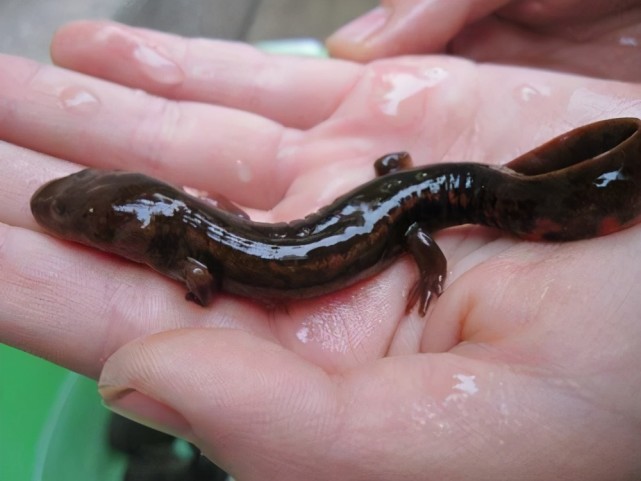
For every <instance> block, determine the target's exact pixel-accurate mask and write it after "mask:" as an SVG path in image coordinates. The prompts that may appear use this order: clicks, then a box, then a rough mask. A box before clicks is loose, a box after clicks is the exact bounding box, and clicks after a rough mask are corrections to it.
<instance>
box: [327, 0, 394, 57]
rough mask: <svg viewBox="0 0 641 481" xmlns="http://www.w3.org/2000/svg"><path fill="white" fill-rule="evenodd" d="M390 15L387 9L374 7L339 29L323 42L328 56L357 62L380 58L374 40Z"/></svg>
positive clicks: (378, 49) (378, 47)
mask: <svg viewBox="0 0 641 481" xmlns="http://www.w3.org/2000/svg"><path fill="white" fill-rule="evenodd" d="M392 13H393V10H392V9H391V8H389V7H383V6H381V7H376V8H374V9H372V10H370V11H369V12H367V13H365V14H364V15H361V16H360V17H358V18H356V19H354V20H352V21H351V22H349V23H347V24H346V25H344V26H342V27H341V28H339V29H338V30H337V31H336V32H334V33H333V34H332V35H330V36H329V37H328V38H327V39H326V41H325V44H326V46H327V49H328V50H329V52H330V55H331V56H332V57H336V58H345V59H350V60H357V61H367V60H372V59H374V58H377V57H379V56H381V52H380V43H378V42H376V41H375V39H376V36H377V34H378V33H379V32H380V31H381V30H382V29H384V28H385V25H386V24H387V22H388V21H389V19H390V17H391V16H392ZM372 40H373V41H372Z"/></svg>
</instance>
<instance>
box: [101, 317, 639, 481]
mask: <svg viewBox="0 0 641 481" xmlns="http://www.w3.org/2000/svg"><path fill="white" fill-rule="evenodd" d="M466 351H467V352H468V353H469V354H470V355H471V356H470V358H465V357H462V356H457V355H454V354H440V355H429V354H428V355H421V356H399V357H394V358H387V359H383V360H380V361H378V362H376V363H375V364H372V365H371V366H369V367H368V368H364V369H360V370H357V371H354V372H351V373H349V374H346V375H344V376H341V377H330V376H328V375H327V374H326V373H324V372H323V371H322V370H320V369H319V368H317V367H316V366H314V365H311V364H308V363H306V362H304V361H303V360H301V359H300V358H298V357H297V356H295V355H294V354H292V353H291V352H288V351H286V350H284V349H282V348H280V347H278V346H275V345H273V344H271V343H269V342H266V341H263V340H259V339H256V338H254V337H252V336H251V335H248V334H246V333H242V332H239V331H233V330H220V329H209V330H201V329H195V330H179V331H173V332H167V333H163V334H161V335H156V336H151V337H149V338H146V339H141V340H138V341H136V342H134V343H131V344H129V345H127V346H125V347H123V348H122V349H121V350H120V351H118V352H117V353H115V354H114V356H112V358H111V359H109V361H108V362H107V363H106V365H105V369H104V371H103V373H102V376H101V379H100V389H101V393H102V395H103V396H104V397H105V400H106V402H107V404H108V405H109V406H110V407H112V408H113V409H115V410H117V411H118V412H120V413H122V414H125V415H127V416H129V417H132V418H134V419H136V420H138V421H141V422H143V423H145V424H150V425H152V426H154V427H160V428H162V429H165V430H168V431H170V432H172V433H174V434H177V435H180V436H183V437H186V438H188V439H190V440H192V441H194V442H196V443H197V444H198V445H199V446H200V447H201V448H202V449H203V451H204V453H205V454H206V455H207V456H209V457H211V458H212V459H213V460H214V461H215V462H216V463H217V464H219V465H221V466H222V467H223V468H224V469H226V470H227V471H229V472H230V473H231V474H232V475H234V477H235V478H236V479H244V480H248V481H251V480H254V479H277V478H279V479H281V478H282V479H309V480H315V479H390V478H391V477H392V476H391V473H394V476H393V477H394V479H403V480H404V479H408V480H409V479H422V477H423V475H424V473H425V472H429V473H431V474H432V475H433V477H434V478H435V479H521V478H522V475H523V474H524V473H523V469H524V468H523V467H524V466H527V469H528V474H530V475H532V476H533V479H534V478H536V479H552V478H554V477H555V476H556V475H557V474H558V473H564V474H563V475H564V476H565V475H567V476H568V477H572V476H573V475H574V474H576V471H575V470H576V469H577V466H576V465H575V464H574V465H572V466H567V455H572V456H573V457H575V456H576V457H579V458H580V457H582V456H584V455H585V454H586V453H588V452H590V453H593V452H594V449H597V450H598V452H599V453H600V456H603V457H604V458H605V459H608V460H609V461H610V462H608V463H606V464H607V465H608V467H607V469H611V466H612V465H613V464H611V462H613V461H614V460H621V457H622V455H621V452H624V453H625V455H624V457H625V456H628V457H629V458H628V459H632V458H633V457H634V449H633V448H631V447H630V446H626V443H629V442H630V439H631V436H632V435H633V431H634V428H633V427H631V428H626V427H625V424H626V421H625V420H621V419H620V416H618V414H617V415H608V414H607V413H606V412H603V411H597V412H595V413H593V414H594V419H592V418H591V422H590V423H585V415H586V412H587V406H586V405H585V404H584V403H582V402H578V403H577V400H576V398H574V397H573V396H572V395H569V394H568V392H567V390H566V388H564V387H561V388H559V387H556V388H555V387H553V386H555V385H552V384H550V383H549V382H548V380H547V379H544V380H542V381H540V382H539V381H538V380H537V378H536V376H532V375H531V371H527V372H529V374H528V375H519V374H518V372H519V368H518V367H513V368H508V367H506V366H504V365H503V364H502V362H501V361H499V360H498V358H497V356H495V363H488V362H485V361H482V360H478V359H480V358H482V357H483V356H485V355H487V353H488V352H489V351H488V346H486V345H485V346H480V349H478V348H476V349H475V348H474V346H468V347H467V348H466ZM492 353H493V354H492V356H494V355H495V353H494V351H492ZM474 358H476V359H474ZM524 369H526V370H527V368H524ZM536 369H538V370H539V371H540V370H541V369H543V367H542V366H537V368H536ZM613 423H614V425H615V426H616V427H613ZM628 424H629V423H628ZM541 425H545V426H547V428H546V429H537V427H540V426H541ZM612 429H623V430H624V431H625V432H624V433H622V434H623V436H622V438H623V439H621V440H620V441H618V442H615V444H616V445H615V446H612V445H611V443H612V436H611V433H612ZM524 430H527V432H528V436H523V431H524ZM597 433H598V435H596V434H597ZM550 436H553V437H554V439H556V442H555V443H552V444H550V442H549V439H550ZM586 439H589V442H588V443H587V444H586V442H585V440H586ZM595 440H596V441H595ZM599 440H601V441H599ZM490 441H493V442H490ZM495 442H499V443H500V445H501V446H502V447H503V448H504V455H503V456H501V457H500V458H497V459H495V461H494V462H492V463H488V462H487V459H488V458H491V455H492V454H493V453H495V450H496V446H495ZM595 443H596V444H598V446H596V445H595ZM560 453H562V455H560ZM514 460H518V462H513V461H514ZM585 469H586V472H583V473H581V474H583V475H585V476H588V474H590V472H589V469H591V468H585ZM532 470H534V471H532ZM381 473H383V474H381ZM606 477H607V476H606ZM595 479H596V478H595ZM604 479H605V477H604Z"/></svg>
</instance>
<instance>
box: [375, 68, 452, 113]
mask: <svg viewBox="0 0 641 481" xmlns="http://www.w3.org/2000/svg"><path fill="white" fill-rule="evenodd" d="M448 76H449V73H448V72H447V70H445V69H443V68H441V67H432V68H426V69H424V70H421V71H417V72H400V73H388V74H386V75H383V77H382V78H383V83H384V84H386V85H387V90H386V92H385V94H384V95H383V101H382V103H381V110H382V112H383V113H384V114H387V115H397V114H398V111H399V108H400V106H401V104H402V103H403V102H405V101H406V100H408V99H410V98H411V97H414V96H415V95H417V94H419V93H421V92H422V91H423V90H425V89H427V88H430V87H434V86H436V85H438V84H439V83H441V82H442V81H443V80H444V79H445V78H447V77H448Z"/></svg>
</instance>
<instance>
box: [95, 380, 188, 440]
mask: <svg viewBox="0 0 641 481" xmlns="http://www.w3.org/2000/svg"><path fill="white" fill-rule="evenodd" d="M98 391H99V392H100V395H101V396H102V399H103V403H104V405H105V406H106V407H107V408H108V409H110V410H111V411H114V412H115V413H117V414H120V415H122V416H124V417H126V418H129V419H131V420H133V421H136V422H138V423H140V424H144V425H145V426H149V427H151V428H154V429H157V430H159V431H164V432H168V433H170V434H172V435H174V436H180V437H186V436H187V435H188V434H189V433H190V432H191V426H190V425H189V423H188V422H187V420H186V419H185V418H184V417H183V416H181V415H180V413H178V411H176V410H175V409H173V408H171V407H169V406H167V405H165V404H163V403H160V402H158V401H156V400H155V399H152V398H150V397H149V396H146V395H144V394H142V393H140V392H138V391H136V390H135V389H131V388H126V387H119V386H108V385H103V386H99V388H98Z"/></svg>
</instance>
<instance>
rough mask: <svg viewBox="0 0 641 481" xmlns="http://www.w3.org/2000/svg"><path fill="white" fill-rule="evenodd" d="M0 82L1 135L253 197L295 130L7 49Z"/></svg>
mask: <svg viewBox="0 0 641 481" xmlns="http://www.w3.org/2000/svg"><path fill="white" fill-rule="evenodd" d="M0 91H2V101H1V102H0V136H1V138H2V139H4V140H8V141H10V142H13V143H16V144H20V145H22V146H25V147H28V148H30V149H32V150H38V151H40V152H44V153H47V154H49V155H53V156H56V157H60V158H64V159H67V160H70V161H73V162H77V163H80V164H85V165H92V166H96V167H102V168H123V169H127V170H137V171H142V172H147V173H150V174H152V175H154V176H157V177H160V178H165V179H170V180H171V181H172V182H175V183H178V184H179V185H190V186H192V187H196V188H200V189H203V190H208V191H212V192H217V193H221V194H222V195H225V196H228V197H231V198H233V199H234V200H236V201H237V202H241V203H243V204H246V205H253V206H256V205H259V206H263V207H266V206H270V205H273V203H274V202H275V201H276V200H278V199H280V198H281V197H282V195H283V192H284V191H285V190H286V188H287V185H288V184H289V182H290V178H291V176H292V175H293V168H292V166H291V165H290V166H289V167H288V166H287V165H289V164H287V165H285V164H286V163H285V162H283V163H279V156H278V155H277V154H278V152H279V151H280V149H284V148H285V146H286V145H288V143H291V142H292V138H293V137H296V132H288V131H285V130H284V129H283V127H282V126H281V125H279V124H277V123H275V122H272V121H270V120H268V119H265V118H263V117H260V116H258V115H254V114H250V113H246V112H242V111H238V110H233V109H229V108H225V107H216V106H210V105H205V104H198V103H193V102H175V101H169V100H166V99H162V98H160V97H155V96H151V95H147V94H143V93H141V92H140V91H136V90H133V89H130V88H127V87H122V86H120V85H116V84H112V83H109V82H105V81H103V80H99V79H95V78H91V77H87V76H84V75H81V74H78V73H74V72H70V71H66V70H63V69H60V68H57V67H51V66H44V65H38V64H36V63H34V62H31V61H27V60H25V59H20V58H16V57H10V56H0ZM266 159H275V161H274V162H270V161H266Z"/></svg>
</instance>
